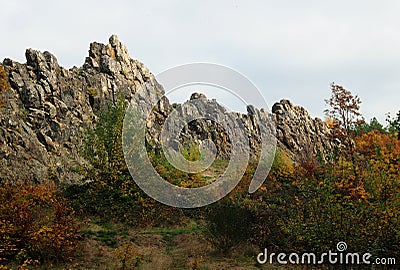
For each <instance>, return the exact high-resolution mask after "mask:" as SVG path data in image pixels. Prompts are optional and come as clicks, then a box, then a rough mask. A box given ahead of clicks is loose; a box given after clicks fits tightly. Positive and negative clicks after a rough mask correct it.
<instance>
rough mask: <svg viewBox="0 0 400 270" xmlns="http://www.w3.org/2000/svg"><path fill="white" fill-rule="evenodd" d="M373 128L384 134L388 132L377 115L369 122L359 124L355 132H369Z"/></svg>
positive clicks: (358, 133) (359, 133)
mask: <svg viewBox="0 0 400 270" xmlns="http://www.w3.org/2000/svg"><path fill="white" fill-rule="evenodd" d="M373 130H378V131H379V132H380V133H382V134H386V133H387V131H386V129H385V128H384V127H383V125H382V124H381V123H379V121H378V119H376V117H372V118H371V120H370V121H369V124H368V123H367V122H363V123H361V124H359V125H356V126H355V129H354V132H356V133H357V135H361V134H366V133H369V132H371V131H373Z"/></svg>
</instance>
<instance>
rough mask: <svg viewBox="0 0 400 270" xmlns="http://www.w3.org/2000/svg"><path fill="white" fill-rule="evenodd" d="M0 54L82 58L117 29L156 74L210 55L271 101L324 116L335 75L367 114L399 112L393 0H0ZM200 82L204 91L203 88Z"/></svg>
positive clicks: (399, 20) (66, 62)
mask: <svg viewBox="0 0 400 270" xmlns="http://www.w3.org/2000/svg"><path fill="white" fill-rule="evenodd" d="M0 3H1V16H0V29H1V34H2V35H1V36H2V38H1V39H2V42H1V50H0V59H4V58H6V57H9V58H12V59H14V60H17V61H20V62H25V56H24V54H25V49H26V48H34V49H38V50H41V51H44V50H48V51H50V52H52V53H53V54H54V55H55V56H56V57H57V59H58V62H59V63H60V64H61V65H63V66H64V67H66V68H70V67H72V66H74V65H75V66H81V65H82V64H83V62H84V59H85V57H86V56H87V50H88V48H89V43H90V42H92V41H99V42H103V43H107V42H108V38H109V36H110V35H111V34H114V33H115V34H117V35H118V36H119V38H120V40H121V41H122V42H123V43H125V44H126V46H127V47H128V50H129V52H130V55H131V56H132V57H133V58H135V59H138V60H140V61H142V62H143V63H144V64H145V65H146V66H147V67H148V68H149V69H150V70H151V71H152V72H153V73H154V74H157V73H159V72H161V71H163V70H165V69H167V68H170V67H173V66H176V65H180V64H185V63H190V62H212V63H217V64H222V65H226V66H229V67H232V68H234V69H236V70H238V71H239V72H241V73H243V74H244V75H245V76H247V77H248V78H249V79H250V80H251V81H252V82H253V83H254V84H255V85H256V86H257V87H258V88H259V89H260V90H261V92H262V93H263V95H264V97H265V99H266V101H267V103H268V104H270V105H272V104H273V103H274V102H276V101H278V100H280V99H282V98H288V99H290V100H292V101H293V102H294V103H295V104H299V105H302V106H304V107H305V108H306V109H307V110H308V111H309V112H310V113H311V115H312V116H318V117H323V116H324V114H323V110H324V109H325V108H326V107H325V103H324V99H326V98H328V97H329V96H330V88H329V84H330V83H331V82H333V81H334V82H335V83H338V84H341V85H343V86H344V87H346V88H347V89H349V90H351V91H352V92H353V93H354V94H358V95H359V96H360V98H361V99H362V101H363V103H362V107H361V111H362V113H363V115H364V116H365V118H366V119H370V118H371V117H372V116H376V117H378V119H379V120H380V121H381V122H384V119H385V114H386V113H387V112H391V113H392V115H393V114H395V113H396V112H397V111H399V110H400V105H399V100H400V91H399V90H400V15H399V14H400V1H396V0H393V1H365V0H364V1H349V0H346V1H342V0H336V1H282V0H281V1H248V0H247V1H244V0H243V1H241V0H226V1H216V0H214V1H204V0H203V1H187V0H186V1H183V0H182V1H145V0H141V1H83V0H80V1H75V0H69V1H63V2H61V1H28V0H26V1H21V0H20V1H18V0H15V1H10V0H7V1H4V0H0ZM200 90H201V89H200Z"/></svg>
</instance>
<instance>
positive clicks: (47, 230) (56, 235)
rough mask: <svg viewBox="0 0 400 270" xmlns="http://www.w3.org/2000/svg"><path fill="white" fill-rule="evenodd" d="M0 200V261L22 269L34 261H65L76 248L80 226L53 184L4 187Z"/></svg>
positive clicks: (19, 184)
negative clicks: (17, 264)
mask: <svg viewBox="0 0 400 270" xmlns="http://www.w3.org/2000/svg"><path fill="white" fill-rule="evenodd" d="M0 199H1V201H2V204H1V205H0V233H1V240H5V241H2V242H0V258H4V259H6V260H12V259H15V260H18V261H21V262H23V263H22V265H21V269H26V267H27V266H28V265H32V264H34V262H35V260H36V259H45V258H57V259H66V258H67V256H69V254H70V252H71V251H72V250H73V249H74V248H75V247H76V245H77V243H78V240H79V239H80V236H79V229H80V225H79V223H78V222H77V220H76V219H75V218H74V217H73V216H72V215H73V211H72V209H71V208H69V207H68V206H67V204H66V200H65V199H64V198H62V197H60V196H59V195H57V188H56V186H55V185H54V183H52V182H46V183H44V184H40V185H32V184H28V183H15V184H5V185H3V186H2V187H1V188H0Z"/></svg>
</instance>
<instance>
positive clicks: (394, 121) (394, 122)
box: [386, 111, 400, 140]
mask: <svg viewBox="0 0 400 270" xmlns="http://www.w3.org/2000/svg"><path fill="white" fill-rule="evenodd" d="M386 122H387V123H388V125H387V127H386V128H387V130H388V131H389V132H390V133H397V138H398V139H399V140H400V111H398V112H397V115H396V118H391V117H390V114H389V113H388V114H387V118H386Z"/></svg>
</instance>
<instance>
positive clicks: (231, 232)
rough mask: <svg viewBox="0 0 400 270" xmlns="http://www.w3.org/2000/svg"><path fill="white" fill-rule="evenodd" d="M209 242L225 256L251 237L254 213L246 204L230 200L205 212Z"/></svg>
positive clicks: (215, 204)
mask: <svg viewBox="0 0 400 270" xmlns="http://www.w3.org/2000/svg"><path fill="white" fill-rule="evenodd" d="M205 219H206V223H207V232H208V240H209V241H210V242H211V244H212V245H213V246H214V247H215V248H216V249H217V250H218V251H220V252H222V253H223V254H224V255H226V254H228V253H229V252H230V251H231V250H232V248H234V247H236V246H237V245H239V244H241V243H243V242H244V241H247V240H249V239H250V237H251V232H252V227H253V223H254V213H253V212H252V211H251V210H250V208H247V207H246V205H245V204H242V203H240V202H239V201H236V200H231V199H229V198H227V199H223V200H221V201H218V202H216V203H214V204H213V205H210V206H208V207H207V209H206V210H205Z"/></svg>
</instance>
